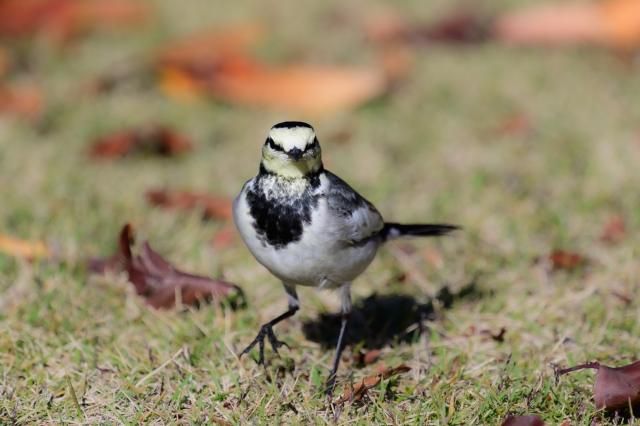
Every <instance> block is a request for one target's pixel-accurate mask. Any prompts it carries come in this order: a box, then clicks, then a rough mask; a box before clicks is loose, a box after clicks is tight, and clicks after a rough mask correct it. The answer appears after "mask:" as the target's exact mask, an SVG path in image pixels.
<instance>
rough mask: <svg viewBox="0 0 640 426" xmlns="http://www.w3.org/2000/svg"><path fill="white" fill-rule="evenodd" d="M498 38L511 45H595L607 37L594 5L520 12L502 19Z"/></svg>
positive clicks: (496, 26) (543, 7) (498, 23)
mask: <svg viewBox="0 0 640 426" xmlns="http://www.w3.org/2000/svg"><path fill="white" fill-rule="evenodd" d="M493 28H494V35H495V36H496V37H497V38H498V39H499V40H501V41H503V42H506V43H509V44H529V45H561V46H562V45H568V44H594V43H599V42H600V41H601V40H602V39H603V38H604V37H605V35H604V26H603V20H602V16H601V14H600V11H599V8H598V7H597V6H596V5H595V4H594V3H566V2H564V3H558V2H556V3H547V4H540V5H534V6H531V7H528V8H522V9H517V10H515V11H512V12H509V13H506V14H504V15H502V16H500V17H498V18H497V19H496V20H495V22H494V26H493Z"/></svg>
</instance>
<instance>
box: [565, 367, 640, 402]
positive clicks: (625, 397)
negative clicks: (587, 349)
mask: <svg viewBox="0 0 640 426" xmlns="http://www.w3.org/2000/svg"><path fill="white" fill-rule="evenodd" d="M587 368H590V369H594V370H597V373H596V381H595V384H594V387H593V399H594V401H595V404H596V407H597V408H598V409H605V410H607V411H626V410H627V409H629V408H630V407H633V408H634V409H635V410H637V409H639V408H640V361H636V362H634V363H631V364H629V365H625V366H623V367H616V368H614V367H607V366H606V365H602V364H600V363H598V362H590V363H587V364H581V365H577V366H575V367H569V368H565V369H561V370H557V372H556V375H557V376H562V375H564V374H567V373H571V372H573V371H578V370H583V369H587ZM636 414H637V412H636Z"/></svg>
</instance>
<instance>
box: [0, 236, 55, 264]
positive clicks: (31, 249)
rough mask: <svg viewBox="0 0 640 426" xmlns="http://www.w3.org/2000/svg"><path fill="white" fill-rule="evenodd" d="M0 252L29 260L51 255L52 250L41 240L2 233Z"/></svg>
mask: <svg viewBox="0 0 640 426" xmlns="http://www.w3.org/2000/svg"><path fill="white" fill-rule="evenodd" d="M0 252H1V253H5V254H8V255H9V256H14V257H23V258H26V259H29V260H33V259H38V258H49V257H51V251H50V250H49V248H48V247H47V246H46V245H45V244H44V243H43V242H41V241H25V240H20V239H18V238H14V237H10V236H8V235H2V234H0Z"/></svg>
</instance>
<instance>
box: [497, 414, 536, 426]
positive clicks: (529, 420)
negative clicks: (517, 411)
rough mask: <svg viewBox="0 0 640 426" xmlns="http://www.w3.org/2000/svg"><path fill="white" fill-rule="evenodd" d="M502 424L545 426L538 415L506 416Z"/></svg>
mask: <svg viewBox="0 0 640 426" xmlns="http://www.w3.org/2000/svg"><path fill="white" fill-rule="evenodd" d="M502 426H545V422H544V421H543V420H542V419H541V418H540V417H539V416H507V418H506V419H504V421H503V422H502Z"/></svg>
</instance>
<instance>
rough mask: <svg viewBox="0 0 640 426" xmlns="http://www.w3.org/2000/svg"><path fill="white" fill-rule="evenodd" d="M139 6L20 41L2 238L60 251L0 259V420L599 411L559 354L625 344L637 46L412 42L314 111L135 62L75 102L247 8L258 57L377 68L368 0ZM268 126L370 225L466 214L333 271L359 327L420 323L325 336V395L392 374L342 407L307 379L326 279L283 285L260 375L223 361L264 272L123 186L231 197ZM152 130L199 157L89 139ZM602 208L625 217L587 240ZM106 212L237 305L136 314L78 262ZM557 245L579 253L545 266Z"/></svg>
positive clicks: (390, 420)
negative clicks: (372, 219) (350, 99)
mask: <svg viewBox="0 0 640 426" xmlns="http://www.w3.org/2000/svg"><path fill="white" fill-rule="evenodd" d="M518 3H520V4H522V3H525V2H513V1H512V2H509V4H505V3H504V2H498V1H497V0H496V1H492V2H489V3H488V4H487V7H489V8H490V10H501V9H504V8H506V7H508V6H513V5H516V4H518ZM150 4H152V5H153V7H154V9H155V11H156V16H155V18H154V20H153V22H151V23H149V24H147V25H145V26H141V27H140V28H139V29H137V30H134V31H131V30H127V31H117V32H108V31H107V32H96V33H93V34H91V35H90V36H88V37H84V38H81V39H79V40H77V41H75V42H73V43H71V44H70V45H69V46H66V47H64V48H62V49H56V48H51V46H49V45H47V43H45V42H38V43H35V44H33V45H31V46H25V45H23V46H21V47H20V48H21V49H22V50H23V51H24V53H23V54H24V55H25V57H26V58H27V59H28V60H29V66H28V69H29V74H30V76H31V78H32V79H34V80H37V82H38V84H40V85H41V86H42V87H43V88H44V91H45V94H46V99H47V110H46V113H45V116H44V118H42V119H41V120H40V121H39V122H38V123H37V125H36V124H33V123H30V122H28V121H24V120H18V119H15V118H7V117H0V188H2V193H1V201H0V234H7V235H12V236H15V237H20V238H23V239H27V240H42V241H44V242H46V243H47V244H48V245H49V246H50V247H51V248H52V250H53V252H54V254H55V258H54V260H35V261H27V260H24V259H20V258H18V257H13V256H7V255H5V254H2V253H0V423H2V424H12V423H17V424H75V423H81V424H84V423H88V424H96V423H100V424H140V423H151V424H172V423H185V424H210V423H214V422H218V423H220V424H227V423H230V424H266V423H270V424H280V423H287V424H331V423H334V422H337V423H340V424H348V423H349V424H350V423H353V424H369V423H381V424H452V425H471V424H483V425H484V424H488V425H492V424H499V423H500V422H501V420H502V419H503V418H504V417H505V416H507V415H508V414H538V415H540V416H541V417H542V418H543V419H544V420H545V421H546V422H547V423H548V424H550V425H554V424H560V423H562V421H564V420H570V422H571V423H570V424H572V425H588V424H591V422H592V421H593V420H594V419H595V420H596V421H597V422H600V423H601V424H613V423H615V422H616V421H617V420H615V419H612V418H606V417H603V415H602V413H601V412H599V411H598V410H596V408H595V406H594V403H593V401H592V384H593V380H594V373H593V372H592V371H590V370H588V371H584V372H577V373H574V374H572V375H567V376H563V377H561V378H560V379H559V380H558V381H556V378H555V376H554V366H560V367H566V366H571V365H575V364H579V363H583V362H587V361H600V362H602V363H603V364H606V365H610V366H621V365H625V364H628V363H630V362H632V361H635V360H637V359H638V358H639V357H640V337H639V336H640V309H638V305H639V303H640V296H638V294H639V293H640V292H639V291H638V290H639V289H640V263H638V256H639V255H640V245H639V243H640V237H639V236H638V235H639V234H638V233H637V232H636V230H637V229H639V228H640V208H639V206H640V192H639V191H638V188H640V173H638V164H640V102H638V99H640V79H638V73H637V64H636V65H635V67H634V65H633V64H629V63H626V62H624V61H621V60H620V58H618V57H616V56H615V55H612V54H610V53H608V52H604V51H599V50H590V49H563V50H560V49H558V50H553V49H523V48H513V47H506V46H503V45H500V44H498V43H491V42H489V43H485V44H478V45H472V46H466V47H460V46H458V47H455V46H428V47H427V46H421V47H418V48H417V49H415V50H414V51H413V61H414V62H413V66H412V68H411V69H410V70H409V72H408V74H407V75H406V76H405V77H404V78H403V79H402V80H401V81H400V82H399V84H397V85H396V87H395V88H394V90H393V91H392V92H391V93H389V94H387V95H385V96H383V97H380V98H379V99H376V100H374V101H373V102H369V103H367V104H366V105H363V106H361V107H359V108H356V109H353V110H346V111H340V112H336V113H331V114H324V115H322V116H307V115H304V114H296V113H294V112H278V111H272V110H269V109H263V108H251V107H242V106H234V105H229V104H226V103H222V102H215V101H211V100H207V99H204V100H197V101H194V102H177V101H176V100H174V99H171V98H169V97H167V96H166V95H165V94H164V93H163V92H162V91H160V90H158V89H157V87H156V85H155V83H154V81H153V79H152V78H151V77H150V78H149V79H142V80H135V79H134V81H132V82H128V83H127V84H124V85H123V87H118V88H116V89H115V90H113V91H112V92H109V93H105V94H101V95H99V96H89V95H87V94H86V92H85V91H83V90H82V87H81V86H82V83H83V82H87V81H90V80H91V79H92V78H95V77H96V76H98V75H100V74H102V73H104V72H105V70H111V69H114V68H118V67H124V68H126V69H128V68H129V67H131V65H132V64H135V63H138V62H139V63H143V62H145V61H146V60H148V59H149V58H150V57H152V55H153V52H155V51H156V50H157V49H158V48H159V46H161V45H162V44H163V43H164V42H165V41H166V40H168V39H171V38H173V37H177V36H178V35H180V34H185V33H188V32H189V31H191V30H194V29H197V28H202V27H206V26H216V25H220V24H221V23H227V24H228V23H230V22H243V21H248V20H252V19H263V20H265V21H266V22H267V23H268V24H269V25H268V27H267V28H269V35H268V37H267V38H266V40H265V41H263V42H262V43H261V44H260V47H259V48H258V54H259V55H260V56H261V57H262V58H264V59H265V60H267V61H272V62H277V61H285V60H298V61H305V62H315V63H346V64H357V65H367V64H371V63H373V62H374V61H375V52H374V50H373V48H372V46H371V45H370V44H369V43H367V41H366V40H364V38H363V36H362V34H361V32H360V31H358V27H357V25H352V24H351V22H353V21H352V20H357V19H358V18H359V17H360V16H361V15H362V11H363V10H365V9H370V8H373V6H370V3H369V2H366V3H365V2H363V1H358V2H356V3H351V4H349V5H345V4H343V3H342V2H338V1H331V2H321V3H320V2H319V3H315V4H309V5H305V6H304V7H303V6H300V5H299V3H298V2H293V1H291V0H287V1H286V2H284V3H282V2H280V3H277V4H276V3H268V4H267V3H264V2H259V1H251V2H242V3H239V2H238V3H233V4H232V3H226V2H216V4H215V5H214V4H211V2H208V1H205V0H198V1H195V0H192V1H190V2H189V3H188V7H187V6H185V5H184V4H182V3H179V2H171V1H169V0H156V1H153V2H150ZM381 6H382V5H381ZM398 7H399V8H400V6H398ZM448 7H450V5H449V4H448V2H444V1H437V2H432V3H430V4H425V3H423V2H417V1H412V2H407V3H406V4H404V5H403V7H401V8H400V10H402V11H403V13H405V14H406V15H407V16H412V17H413V18H414V19H416V20H419V19H432V18H434V17H436V16H437V15H438V13H440V12H442V11H444V10H446V9H447V8H448ZM286 119H303V120H308V121H309V122H311V123H312V124H313V125H314V127H315V129H316V132H317V135H318V138H319V140H320V143H321V144H322V147H323V157H324V161H325V166H326V167H327V168H328V169H330V170H331V171H333V172H334V173H336V174H338V175H340V176H342V177H343V178H344V179H345V180H347V181H348V182H350V183H351V185H352V186H353V187H354V188H356V189H357V190H358V191H359V192H360V193H362V194H363V195H365V196H366V197H367V198H368V199H369V200H371V201H372V202H373V203H374V204H376V205H377V206H378V208H379V209H380V211H381V212H382V214H383V215H384V216H385V218H387V219H389V220H393V221H404V222H419V221H430V222H450V223H455V224H459V225H461V226H463V228H464V230H463V231H462V232H459V233H457V234H455V235H454V236H452V237H447V238H443V239H439V240H412V241H402V242H395V243H393V244H390V245H388V246H387V247H386V248H384V249H383V250H381V252H380V253H379V255H378V257H377V259H376V260H375V261H374V263H373V264H372V265H371V267H370V268H369V269H368V270H367V272H366V273H365V274H363V276H361V277H360V278H359V279H358V280H357V281H356V282H355V283H354V285H353V294H354V301H355V305H356V307H358V306H360V307H361V308H362V309H360V310H359V311H358V312H359V313H360V314H361V316H369V317H368V318H361V319H360V325H362V324H365V325H366V323H367V322H371V321H383V320H384V319H387V318H397V319H398V321H401V320H404V319H406V318H407V316H409V317H410V318H409V319H408V321H409V322H411V321H412V318H413V317H411V315H413V316H414V317H415V316H416V315H418V313H419V312H417V311H420V312H422V313H426V315H423V316H424V317H425V318H424V323H423V325H424V329H423V333H422V334H421V335H419V333H410V334H409V335H408V336H407V335H406V333H404V331H406V330H400V329H399V330H395V331H393V330H392V331H389V330H386V329H380V328H379V327H378V326H374V327H370V329H369V330H368V331H367V327H365V326H362V327H359V328H358V327H357V326H356V327H355V328H354V329H353V330H354V333H353V336H352V340H354V341H355V340H358V339H359V340H360V341H361V342H360V343H356V344H353V345H351V346H350V347H348V348H347V350H346V351H345V356H344V358H343V363H342V365H341V368H340V372H339V377H338V383H339V384H338V389H337V391H336V396H335V397H334V399H335V398H337V396H339V395H340V394H341V393H342V387H343V386H344V385H348V384H349V383H357V382H358V381H360V380H361V379H362V378H364V377H366V376H368V375H371V374H375V372H376V369H377V368H378V367H379V365H380V364H384V365H386V366H388V367H394V366H397V365H400V364H403V363H404V364H406V365H407V366H409V367H410V368H411V370H410V371H409V372H406V373H404V374H400V375H397V376H394V377H393V378H391V379H388V380H383V381H382V382H381V383H380V384H379V385H377V386H376V387H374V388H373V389H371V390H370V391H369V392H368V393H367V395H366V396H365V397H364V398H363V399H362V400H361V401H354V402H347V403H344V404H337V405H336V404H331V403H330V401H329V400H328V399H327V398H326V397H325V395H324V393H323V382H324V380H325V378H326V376H327V374H328V371H329V369H330V365H331V361H332V357H333V350H332V349H331V348H329V347H327V346H330V345H331V342H327V340H328V338H327V337H326V336H324V335H325V334H327V330H333V328H332V326H333V325H334V324H333V323H332V322H331V321H330V319H328V316H327V315H328V314H329V313H332V312H337V310H338V308H339V303H338V298H337V295H336V294H332V293H331V292H327V291H316V290H312V289H311V290H310V289H302V290H301V291H300V296H301V300H302V309H301V311H300V312H299V314H298V315H296V316H295V317H294V318H292V319H290V320H287V321H286V322H284V323H282V324H281V325H278V326H277V327H276V328H275V331H276V334H278V336H279V337H280V338H282V339H283V340H285V341H286V342H287V343H288V344H289V345H290V346H291V349H286V348H283V349H281V351H280V357H277V356H276V355H275V354H273V353H272V352H271V351H270V350H269V351H267V357H268V360H269V365H268V366H267V367H266V368H262V367H260V366H257V365H256V364H255V362H254V361H253V360H252V359H251V357H243V358H242V359H238V357H237V354H238V353H239V352H240V351H241V350H242V349H243V348H244V346H245V345H246V344H248V343H249V342H250V341H251V339H253V337H254V336H255V333H256V332H257V331H258V327H259V325H260V324H262V323H263V322H265V321H267V320H269V319H271V318H273V317H274V316H276V315H278V314H279V313H281V312H282V311H283V309H284V308H285V306H286V297H285V295H284V292H283V291H282V288H281V286H280V284H279V283H278V281H277V280H276V279H275V278H274V277H272V276H271V275H270V274H269V273H268V272H267V271H266V270H265V269H263V268H262V267H261V266H260V265H259V264H258V263H257V262H256V261H255V260H254V259H253V258H252V257H251V256H250V254H249V252H248V251H247V249H246V248H245V247H244V245H243V244H242V243H241V242H240V241H239V240H234V242H232V243H231V244H228V245H224V247H223V248H219V247H218V248H216V247H214V246H212V244H211V239H212V238H213V237H214V235H217V234H218V233H219V232H221V230H224V229H225V227H227V226H228V224H225V223H224V222H222V221H216V220H212V221H211V220H210V221H203V220H202V218H201V216H202V215H201V212H199V211H193V212H178V211H166V210H162V209H158V208H154V207H151V206H150V205H149V204H148V203H147V201H146V200H145V197H144V194H145V192H146V191H148V190H149V189H153V188H158V187H160V188H162V187H166V188H172V189H190V190H197V191H206V192H210V193H213V194H217V195H221V196H226V197H234V196H235V195H236V193H237V192H238V191H239V190H240V188H241V187H242V185H243V183H244V182H245V181H246V180H247V179H249V178H251V177H252V176H253V175H254V174H255V173H256V172H257V169H258V162H259V158H260V148H261V144H262V143H263V141H264V138H265V136H266V133H267V131H268V129H269V128H270V126H271V125H272V124H273V123H276V122H278V121H283V120H286ZM514 121H515V122H519V123H516V124H514ZM153 123H162V124H166V125H169V126H172V127H173V128H175V129H176V130H178V131H180V132H182V133H184V134H186V135H189V137H190V138H191V139H192V141H193V144H194V150H193V151H192V152H191V153H186V154H184V155H181V156H179V157H176V158H157V157H153V156H138V157H135V156H132V157H130V158H126V159H123V160H121V161H94V160H91V159H90V158H89V156H88V155H87V152H88V150H89V147H90V144H91V142H92V141H93V140H94V139H95V138H96V137H98V136H100V135H102V134H105V133H108V132H111V131H116V130H119V129H121V128H124V127H129V126H139V125H145V124H153ZM616 216H619V217H622V218H624V221H625V225H626V232H624V233H623V235H622V236H621V238H620V239H618V240H616V241H615V242H607V241H603V239H602V233H603V229H604V228H605V226H606V224H607V222H608V221H610V220H611V218H612V217H616ZM127 222H130V223H132V224H133V226H134V227H135V229H136V232H137V236H138V239H139V240H140V241H141V240H143V239H148V240H149V241H150V242H151V244H152V245H153V247H154V248H155V249H157V250H158V251H159V252H160V253H162V254H163V255H164V256H166V257H167V258H168V259H169V260H171V261H172V262H173V263H175V264H176V265H179V266H180V268H182V269H184V270H187V271H190V272H195V273H199V274H202V275H207V276H212V277H223V278H224V279H225V280H227V281H229V282H233V283H236V284H238V285H240V286H241V287H242V288H243V289H244V291H245V293H246V298H247V302H248V303H247V306H246V307H245V308H241V309H236V310H231V309H230V308H229V307H228V306H226V305H218V304H216V303H214V304H211V305H206V306H202V307H200V308H199V309H197V308H193V307H189V308H187V307H182V308H177V309H169V310H155V309H152V308H149V307H148V306H147V305H146V304H145V303H144V301H143V300H142V298H140V297H139V296H137V295H136V294H135V292H134V291H133V289H132V286H131V285H130V284H129V283H128V282H127V279H126V276H124V275H123V274H117V273H110V274H106V275H93V274H90V273H89V272H88V271H87V269H86V268H85V263H86V259H87V258H90V257H96V256H104V255H108V254H110V253H111V252H112V251H113V249H114V247H115V245H116V239H117V235H118V232H119V230H120V228H121V227H122V225H123V224H124V223H127ZM554 250H565V251H566V252H570V253H575V254H579V255H580V256H582V257H584V258H585V259H586V260H585V261H584V263H583V264H581V265H580V266H578V267H575V268H565V269H563V268H554V267H553V265H552V262H551V261H550V260H549V255H550V254H551V253H552V252H554ZM442 289H447V291H448V292H449V293H451V294H453V295H454V297H452V298H447V297H442V294H443V290H442ZM374 294H375V295H377V296H376V297H375V298H374V299H367V298H368V297H370V296H372V295H374ZM448 299H452V300H448ZM449 302H451V303H449ZM427 311H428V312H427ZM323 314H325V315H324V316H323ZM374 314H375V315H374ZM372 315H373V316H374V317H375V318H371V316H372ZM413 319H415V318H413ZM383 323H384V321H383ZM376 324H377V323H376ZM414 325H415V324H414ZM413 328H414V329H415V328H416V327H413ZM503 328H504V330H505V331H504V335H503V336H499V332H500V330H501V329H503ZM358 332H359V333H360V335H358ZM385 333H387V334H388V336H386V335H385ZM372 335H373V337H376V336H378V335H380V338H379V339H376V338H373V339H372V338H371V337H372ZM372 349H381V354H380V358H379V360H378V361H377V362H375V363H372V364H369V365H364V366H363V365H361V363H358V362H356V360H354V358H356V357H354V354H355V353H356V352H358V351H362V352H367V351H370V350H372ZM635 421H637V420H635ZM631 422H632V423H633V422H634V420H633V419H632V420H631Z"/></svg>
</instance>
